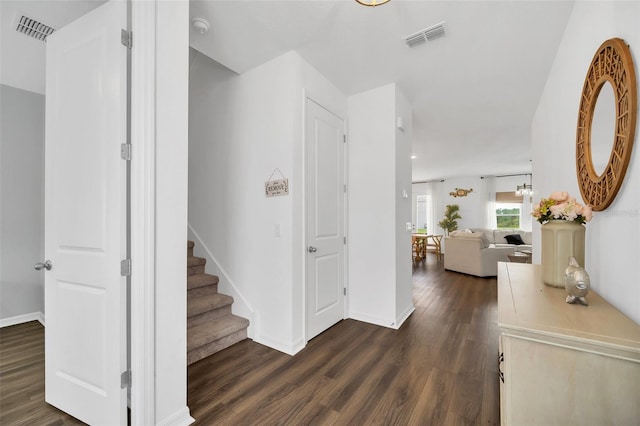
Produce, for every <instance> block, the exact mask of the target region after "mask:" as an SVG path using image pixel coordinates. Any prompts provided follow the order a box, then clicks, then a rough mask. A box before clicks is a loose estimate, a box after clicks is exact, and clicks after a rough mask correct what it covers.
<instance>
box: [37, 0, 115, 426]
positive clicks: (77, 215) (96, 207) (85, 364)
mask: <svg viewBox="0 0 640 426" xmlns="http://www.w3.org/2000/svg"><path fill="white" fill-rule="evenodd" d="M126 13H127V11H126V2H124V1H119V0H111V1H110V2H108V3H106V4H104V5H102V6H100V7H99V8H97V9H95V10H94V11H92V12H90V13H89V14H87V15H85V16H83V17H82V18H80V19H78V20H77V21H75V22H73V23H71V24H69V25H68V26H66V27H64V28H62V29H60V30H58V31H56V32H55V33H54V34H53V35H51V36H50V37H49V38H48V40H47V72H46V134H45V180H46V181H45V257H46V259H48V260H50V262H51V269H50V270H48V271H45V315H46V327H45V356H46V362H45V370H46V371H45V379H46V392H45V399H46V401H47V402H48V403H50V404H52V405H54V406H56V407H58V408H59V409H61V410H63V411H65V412H67V413H69V414H71V415H72V416H74V417H77V418H78V419H80V420H82V421H84V422H86V423H89V424H92V425H111V426H113V425H124V424H126V423H127V416H126V403H127V399H126V398H127V389H126V388H124V389H122V388H121V373H122V372H124V371H125V370H126V304H125V302H126V299H125V298H126V278H125V277H122V276H121V273H120V272H121V271H120V261H121V260H122V259H124V258H125V257H126V232H127V229H126V162H125V161H123V160H122V159H121V157H120V145H121V144H122V143H125V142H126V132H127V129H126V128H127V121H126V114H127V102H126V90H127V81H126V78H127V73H126V66H127V63H126V61H127V48H126V47H125V46H123V45H122V44H121V29H123V28H126Z"/></svg>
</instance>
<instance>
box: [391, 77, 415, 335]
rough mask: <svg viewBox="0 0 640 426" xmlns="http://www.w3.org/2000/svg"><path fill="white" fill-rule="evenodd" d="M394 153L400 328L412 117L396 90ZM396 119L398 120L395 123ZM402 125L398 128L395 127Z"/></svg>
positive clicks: (405, 303)
mask: <svg viewBox="0 0 640 426" xmlns="http://www.w3.org/2000/svg"><path fill="white" fill-rule="evenodd" d="M395 104H396V111H395V117H396V141H395V146H396V152H395V163H396V164H395V173H396V179H395V181H396V191H395V201H396V202H395V205H396V215H395V226H396V294H395V299H396V306H395V317H396V321H395V323H396V326H398V327H399V326H400V325H401V324H402V323H403V322H404V320H405V319H406V318H407V317H408V316H409V315H410V314H411V313H412V312H413V309H414V308H413V297H412V296H413V280H412V269H411V263H412V260H411V256H412V254H411V230H407V223H408V224H409V225H411V198H412V197H411V172H412V169H411V142H412V135H413V118H412V117H413V114H412V112H413V111H412V109H411V104H410V103H409V101H408V100H407V98H406V97H405V96H404V94H403V93H402V92H401V91H400V89H399V88H398V87H397V86H396V87H395ZM398 117H400V118H401V120H400V122H398V121H397V120H398ZM400 124H401V125H402V127H401V128H398V125H400Z"/></svg>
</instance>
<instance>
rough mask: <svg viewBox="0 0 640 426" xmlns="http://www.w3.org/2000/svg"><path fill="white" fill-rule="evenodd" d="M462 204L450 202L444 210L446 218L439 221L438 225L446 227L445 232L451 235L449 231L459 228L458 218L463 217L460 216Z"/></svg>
mask: <svg viewBox="0 0 640 426" xmlns="http://www.w3.org/2000/svg"><path fill="white" fill-rule="evenodd" d="M459 211H460V206H459V205H457V204H448V205H447V208H446V209H445V211H444V219H442V220H441V221H440V222H438V226H439V227H440V228H442V229H444V231H445V234H446V235H449V232H451V231H455V230H456V229H458V221H457V219H462V216H460V213H458V212H459Z"/></svg>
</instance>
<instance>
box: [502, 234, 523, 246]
mask: <svg viewBox="0 0 640 426" xmlns="http://www.w3.org/2000/svg"><path fill="white" fill-rule="evenodd" d="M504 239H505V240H507V242H508V243H509V244H514V245H516V246H519V245H522V244H524V241H522V237H521V236H520V234H512V235H505V236H504Z"/></svg>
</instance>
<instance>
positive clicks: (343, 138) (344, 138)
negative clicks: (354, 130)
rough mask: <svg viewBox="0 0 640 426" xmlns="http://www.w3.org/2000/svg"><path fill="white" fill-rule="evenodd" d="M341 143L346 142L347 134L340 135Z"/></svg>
mask: <svg viewBox="0 0 640 426" xmlns="http://www.w3.org/2000/svg"><path fill="white" fill-rule="evenodd" d="M342 143H347V135H342Z"/></svg>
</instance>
